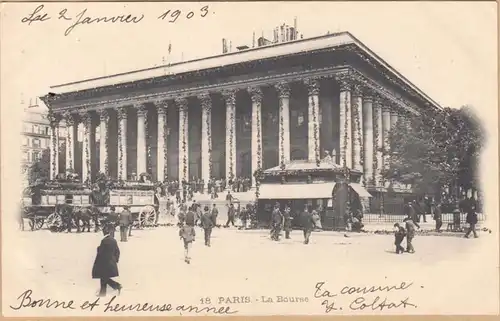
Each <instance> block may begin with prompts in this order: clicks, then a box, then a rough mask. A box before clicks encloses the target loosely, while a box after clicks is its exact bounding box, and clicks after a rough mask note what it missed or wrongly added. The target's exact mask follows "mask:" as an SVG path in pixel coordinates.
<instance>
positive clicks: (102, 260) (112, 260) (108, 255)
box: [92, 235, 121, 296]
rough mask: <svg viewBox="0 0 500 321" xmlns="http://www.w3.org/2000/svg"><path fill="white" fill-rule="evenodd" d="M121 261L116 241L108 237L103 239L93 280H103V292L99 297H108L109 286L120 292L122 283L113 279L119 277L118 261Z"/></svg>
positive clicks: (93, 271)
mask: <svg viewBox="0 0 500 321" xmlns="http://www.w3.org/2000/svg"><path fill="white" fill-rule="evenodd" d="M119 260H120V249H119V248H118V243H117V242H116V240H115V239H114V238H113V237H111V236H110V235H107V236H106V237H105V238H103V239H102V241H101V245H99V247H98V248H97V255H96V258H95V261H94V265H93V266H92V278H93V279H101V290H100V292H99V295H101V296H104V295H106V286H107V285H109V286H110V287H111V288H113V289H115V290H117V289H118V290H120V289H121V285H120V283H118V282H116V281H114V280H112V279H111V278H114V277H117V276H118V275H119V274H118V261H119Z"/></svg>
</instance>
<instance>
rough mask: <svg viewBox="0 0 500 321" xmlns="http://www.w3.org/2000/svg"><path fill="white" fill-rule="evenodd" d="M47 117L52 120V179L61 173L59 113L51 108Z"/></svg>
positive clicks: (50, 176)
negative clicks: (55, 112)
mask: <svg viewBox="0 0 500 321" xmlns="http://www.w3.org/2000/svg"><path fill="white" fill-rule="evenodd" d="M47 118H48V120H49V122H50V175H49V178H50V179H51V180H54V179H56V177H57V175H58V174H59V121H60V117H59V115H56V114H54V113H53V112H52V111H50V110H49V114H48V115H47Z"/></svg>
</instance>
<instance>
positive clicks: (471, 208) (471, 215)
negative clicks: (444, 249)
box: [464, 197, 478, 238]
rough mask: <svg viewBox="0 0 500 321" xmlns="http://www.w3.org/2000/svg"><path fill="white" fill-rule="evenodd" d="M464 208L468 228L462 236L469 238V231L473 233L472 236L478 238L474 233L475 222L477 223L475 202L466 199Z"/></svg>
mask: <svg viewBox="0 0 500 321" xmlns="http://www.w3.org/2000/svg"><path fill="white" fill-rule="evenodd" d="M465 210H466V212H467V217H466V219H465V221H466V222H467V223H468V224H469V228H468V229H467V233H465V235H464V237H465V238H469V235H470V233H471V232H472V233H473V234H474V238H478V236H477V233H476V224H477V221H478V220H477V214H476V203H475V201H474V200H473V199H472V197H471V198H470V199H468V201H467V203H466V206H465Z"/></svg>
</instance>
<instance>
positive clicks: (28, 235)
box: [2, 224, 498, 317]
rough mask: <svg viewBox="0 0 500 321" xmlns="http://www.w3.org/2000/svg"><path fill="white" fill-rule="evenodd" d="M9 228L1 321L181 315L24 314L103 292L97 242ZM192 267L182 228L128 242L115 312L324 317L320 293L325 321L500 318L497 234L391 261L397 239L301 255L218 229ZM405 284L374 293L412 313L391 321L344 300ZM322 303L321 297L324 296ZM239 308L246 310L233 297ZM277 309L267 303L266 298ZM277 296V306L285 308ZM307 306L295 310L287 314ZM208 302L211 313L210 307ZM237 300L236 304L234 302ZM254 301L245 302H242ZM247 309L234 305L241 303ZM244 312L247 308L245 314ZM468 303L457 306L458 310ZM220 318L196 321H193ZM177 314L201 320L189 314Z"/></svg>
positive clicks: (332, 242)
mask: <svg viewBox="0 0 500 321" xmlns="http://www.w3.org/2000/svg"><path fill="white" fill-rule="evenodd" d="M14 226H15V225H14V224H12V226H10V225H9V228H10V229H8V230H7V229H6V228H5V225H4V231H3V235H2V236H3V240H4V241H5V242H2V243H3V244H4V247H3V258H2V261H3V279H2V290H3V296H2V298H3V300H2V302H3V303H2V304H3V307H2V311H3V313H4V315H5V316H26V317H35V316H54V317H55V316H94V315H105V316H112V315H135V316H136V315H141V316H149V315H163V316H165V315H180V314H181V312H179V311H171V312H169V313H168V314H167V313H166V312H136V313H135V314H131V312H110V311H108V312H104V303H106V302H107V301H109V300H110V299H111V298H112V295H113V294H116V293H113V292H111V293H109V295H108V297H107V298H103V299H100V300H101V301H99V302H100V306H99V307H97V308H96V309H95V310H94V311H88V310H85V311H82V310H81V309H79V308H77V309H74V310H72V309H47V308H23V309H20V310H17V311H16V310H13V309H11V308H9V305H11V306H17V305H18V304H19V302H18V301H17V298H18V297H19V296H20V294H21V293H23V292H24V291H26V290H27V289H31V290H32V291H33V292H32V299H44V298H51V299H53V300H74V301H75V302H77V303H82V302H84V301H86V300H91V301H93V300H96V299H97V298H96V292H97V290H98V286H99V281H98V280H92V279H91V268H92V264H93V261H94V258H95V254H96V248H97V246H98V245H99V243H100V240H101V238H102V235H101V234H100V233H81V234H76V233H71V234H67V233H51V232H49V231H46V230H40V231H35V232H28V231H27V232H20V231H16V230H15V228H13V227H14ZM196 232H197V233H198V235H197V240H196V242H194V244H193V248H192V253H191V256H192V262H191V264H189V265H188V264H186V263H185V262H184V260H183V245H182V242H181V241H180V240H179V237H178V230H177V228H175V227H158V228H155V229H144V230H135V231H133V236H132V238H131V239H130V240H129V242H127V243H121V242H119V246H120V251H121V257H120V262H119V271H120V276H119V277H118V278H117V280H118V281H119V282H121V283H122V284H123V286H124V288H123V291H122V293H121V295H120V296H119V297H118V298H116V299H115V301H114V303H119V304H136V303H141V304H142V303H144V302H147V303H150V304H163V303H170V304H172V305H173V306H179V305H182V304H185V305H194V306H198V307H201V308H202V307H204V306H215V307H221V306H229V307H230V310H231V311H237V313H236V314H240V315H241V314H243V315H274V314H285V315H287V314H288V315H290V314H312V315H323V314H325V313H326V310H325V308H326V306H325V304H324V301H325V300H327V301H328V300H330V301H329V304H331V303H332V302H333V300H334V299H333V298H332V299H330V298H327V297H320V298H316V297H315V293H316V295H317V296H318V293H317V292H316V291H317V286H318V284H319V283H321V282H323V283H324V287H323V288H322V289H323V290H324V289H328V291H329V292H330V293H331V294H332V295H333V293H336V294H335V302H336V304H337V305H336V306H337V307H343V308H344V310H343V311H342V310H330V311H329V314H380V313H383V314H401V313H405V314H428V313H432V314H484V313H485V314H488V313H498V271H497V269H496V266H497V265H498V263H497V262H498V256H497V255H493V254H494V253H498V242H497V237H498V235H497V233H492V234H490V233H481V234H480V237H479V238H478V239H464V238H462V237H439V236H417V237H416V238H415V240H414V242H413V243H414V246H415V249H416V253H414V254H408V253H405V254H401V255H397V254H395V253H394V246H393V242H394V240H393V236H392V235H376V234H373V233H349V234H348V237H345V235H344V234H345V233H344V232H328V231H323V232H314V233H313V234H312V236H311V243H310V244H308V245H305V244H303V239H302V232H300V231H293V232H292V238H291V239H290V240H282V241H280V242H273V241H271V240H270V239H269V232H268V231H265V230H248V231H247V230H237V229H234V228H227V229H224V228H220V229H214V231H213V237H212V246H211V247H210V248H209V247H206V246H204V244H203V234H202V230H201V229H199V228H197V229H196ZM402 282H406V284H407V285H408V284H409V285H410V286H409V287H410V288H408V289H406V290H405V291H399V292H398V291H395V292H394V293H393V292H391V293H378V294H377V293H372V294H367V295H365V299H366V300H367V301H368V300H374V298H375V297H376V296H377V295H380V296H382V297H385V298H387V300H395V301H396V302H400V301H401V300H404V299H405V298H406V299H408V300H410V301H411V302H412V303H413V304H414V305H415V306H408V307H406V308H403V307H400V308H393V309H385V310H384V311H382V312H381V311H379V310H373V309H371V308H367V309H362V310H360V309H353V308H352V302H353V300H355V299H356V295H354V294H353V295H340V291H341V289H342V288H343V287H344V286H368V287H369V286H385V285H387V286H391V285H395V284H399V285H401V283H402ZM323 293H324V291H323ZM235 297H238V298H239V299H237V298H235ZM269 297H270V298H274V302H273V303H265V302H268V301H266V300H267V299H266V298H269ZM279 297H281V302H278V301H279V300H280V298H279ZM285 298H288V299H286V300H291V298H302V301H300V300H299V299H297V301H299V302H298V303H297V302H296V303H289V302H288V303H287V302H284V301H283V300H285ZM207 299H209V300H210V302H211V303H210V304H208V305H207ZM238 300H239V301H238ZM247 300H248V302H246V301H247ZM237 301H238V302H240V303H235V302H237ZM245 302H246V303H245ZM461 302H462V303H461ZM205 314H206V315H213V313H206V311H205V312H203V311H202V312H200V313H198V314H196V315H205ZM182 315H195V313H194V312H192V313H189V312H186V311H185V312H182Z"/></svg>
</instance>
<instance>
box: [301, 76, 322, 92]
mask: <svg viewBox="0 0 500 321" xmlns="http://www.w3.org/2000/svg"><path fill="white" fill-rule="evenodd" d="M304 84H305V85H306V86H307V92H308V94H309V95H318V94H319V80H318V79H316V78H307V79H304Z"/></svg>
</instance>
